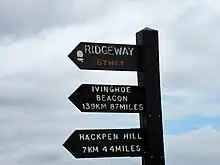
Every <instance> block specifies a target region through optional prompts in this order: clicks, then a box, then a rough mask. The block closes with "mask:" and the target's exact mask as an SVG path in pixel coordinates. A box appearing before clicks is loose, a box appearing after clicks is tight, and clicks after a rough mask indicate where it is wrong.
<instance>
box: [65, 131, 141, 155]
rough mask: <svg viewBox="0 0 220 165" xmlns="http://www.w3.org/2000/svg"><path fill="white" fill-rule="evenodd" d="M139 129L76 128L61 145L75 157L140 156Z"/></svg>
mask: <svg viewBox="0 0 220 165" xmlns="http://www.w3.org/2000/svg"><path fill="white" fill-rule="evenodd" d="M142 134H143V133H142V132H141V131H140V129H99V130H76V131H75V132H73V134H72V135H71V136H70V137H69V138H68V139H67V140H66V141H65V142H64V144H63V146H64V147H65V148H66V149H67V150H68V151H69V152H70V153H71V154H72V155H73V156H74V157H75V158H100V157H125V156H130V157H134V156H142V155H143V153H144V152H143V146H144V144H143V140H142Z"/></svg>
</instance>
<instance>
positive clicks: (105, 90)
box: [69, 84, 145, 113]
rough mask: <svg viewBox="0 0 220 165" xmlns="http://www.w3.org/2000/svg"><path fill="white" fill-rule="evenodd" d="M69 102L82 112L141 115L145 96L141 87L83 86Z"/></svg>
mask: <svg viewBox="0 0 220 165" xmlns="http://www.w3.org/2000/svg"><path fill="white" fill-rule="evenodd" d="M69 100H70V101H71V102H72V103H73V104H74V105H75V106H76V107H77V108H78V109H79V110H80V111H81V112H114V113H140V112H141V111H142V110H143V109H144V101H145V95H144V88H143V87H140V86H128V85H99V84H82V85H81V86H80V87H79V88H78V89H77V90H76V91H75V92H73V93H72V94H71V95H70V96H69Z"/></svg>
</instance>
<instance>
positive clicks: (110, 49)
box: [68, 42, 138, 71]
mask: <svg viewBox="0 0 220 165" xmlns="http://www.w3.org/2000/svg"><path fill="white" fill-rule="evenodd" d="M68 57H69V58H70V59H71V60H72V61H73V62H74V63H75V64H76V65H77V66H78V67H79V68H80V69H87V70H115V71H117V70H118V71H137V70H138V67H137V66H138V65H137V45H125V44H110V43H92V42H80V43H79V44H78V45H77V46H76V47H75V49H73V51H72V52H71V53H70V54H69V55H68Z"/></svg>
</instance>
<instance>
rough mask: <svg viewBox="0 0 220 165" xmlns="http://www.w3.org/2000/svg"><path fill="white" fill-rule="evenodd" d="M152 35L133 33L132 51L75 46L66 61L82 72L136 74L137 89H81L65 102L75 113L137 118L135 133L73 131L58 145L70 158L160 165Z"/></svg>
mask: <svg viewBox="0 0 220 165" xmlns="http://www.w3.org/2000/svg"><path fill="white" fill-rule="evenodd" d="M158 47H159V46H158V31H157V30H154V29H151V28H145V29H143V30H141V31H139V32H137V33H136V45H125V44H110V43H92V42H80V43H79V44H78V45H77V46H76V48H75V49H74V50H73V51H72V52H71V53H70V54H69V55H68V57H69V58H70V59H71V60H72V61H73V62H74V63H75V64H76V65H77V66H78V67H79V68H80V69H85V70H110V71H137V78H138V86H129V85H101V84H82V85H81V86H80V87H79V88H78V89H77V90H76V91H75V92H73V93H72V94H71V95H70V96H69V100H70V101H71V102H72V103H73V104H74V105H75V106H76V107H77V108H78V109H79V110H80V111H81V112H91V113H139V114H140V128H131V129H102V130H98V129H97V130H76V131H74V132H73V133H72V135H70V137H69V138H68V139H67V140H66V141H65V142H64V143H63V146H64V147H65V148H66V149H67V150H68V151H69V152H70V153H71V154H72V155H73V156H74V157H75V158H101V157H125V156H130V157H134V156H141V157H142V165H165V159H164V142H163V125H162V110H161V93H160V72H159V48H158Z"/></svg>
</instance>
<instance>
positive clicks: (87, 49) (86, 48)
mask: <svg viewBox="0 0 220 165" xmlns="http://www.w3.org/2000/svg"><path fill="white" fill-rule="evenodd" d="M84 49H85V53H88V54H91V50H90V45H85V48H84Z"/></svg>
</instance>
